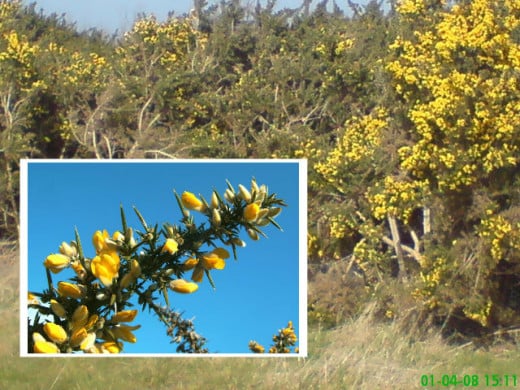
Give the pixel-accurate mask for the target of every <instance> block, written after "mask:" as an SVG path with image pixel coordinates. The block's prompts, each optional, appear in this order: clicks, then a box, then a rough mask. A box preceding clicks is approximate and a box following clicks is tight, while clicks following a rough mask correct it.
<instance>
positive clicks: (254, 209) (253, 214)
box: [244, 203, 260, 222]
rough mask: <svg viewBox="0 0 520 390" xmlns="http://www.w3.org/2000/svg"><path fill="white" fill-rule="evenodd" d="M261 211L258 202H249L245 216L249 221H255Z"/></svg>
mask: <svg viewBox="0 0 520 390" xmlns="http://www.w3.org/2000/svg"><path fill="white" fill-rule="evenodd" d="M259 211H260V206H258V205H257V204H256V203H251V204H248V205H247V206H246V207H245V208H244V218H245V220H246V221H247V222H253V221H254V220H256V218H257V217H258V212H259Z"/></svg>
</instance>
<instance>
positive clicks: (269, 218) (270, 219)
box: [267, 217, 283, 232]
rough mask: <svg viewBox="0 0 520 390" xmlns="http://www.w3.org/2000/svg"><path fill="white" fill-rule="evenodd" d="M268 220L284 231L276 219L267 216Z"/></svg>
mask: <svg viewBox="0 0 520 390" xmlns="http://www.w3.org/2000/svg"><path fill="white" fill-rule="evenodd" d="M267 220H268V221H269V222H271V223H272V224H273V225H274V226H276V228H277V229H278V230H280V231H281V232H283V229H282V227H281V226H280V225H278V223H277V222H276V221H275V220H274V219H272V218H271V217H267Z"/></svg>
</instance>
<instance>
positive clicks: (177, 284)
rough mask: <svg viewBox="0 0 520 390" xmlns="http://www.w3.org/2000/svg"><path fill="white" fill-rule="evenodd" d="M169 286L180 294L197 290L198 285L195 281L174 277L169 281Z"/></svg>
mask: <svg viewBox="0 0 520 390" xmlns="http://www.w3.org/2000/svg"><path fill="white" fill-rule="evenodd" d="M170 288H171V289H172V290H173V291H175V292H178V293H181V294H191V293H192V292H195V291H197V289H198V288H199V285H198V284H197V283H192V282H187V281H185V280H184V279H175V280H172V281H171V282H170Z"/></svg>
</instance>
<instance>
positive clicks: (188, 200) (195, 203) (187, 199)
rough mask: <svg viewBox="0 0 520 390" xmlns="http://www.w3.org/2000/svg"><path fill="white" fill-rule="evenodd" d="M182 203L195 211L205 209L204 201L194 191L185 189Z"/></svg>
mask: <svg viewBox="0 0 520 390" xmlns="http://www.w3.org/2000/svg"><path fill="white" fill-rule="evenodd" d="M181 199H182V204H183V205H184V207H186V208H187V209H190V210H195V211H204V209H205V206H204V203H202V201H201V200H200V199H199V198H197V197H196V196H195V194H193V193H192V192H188V191H184V192H183V193H182V197H181Z"/></svg>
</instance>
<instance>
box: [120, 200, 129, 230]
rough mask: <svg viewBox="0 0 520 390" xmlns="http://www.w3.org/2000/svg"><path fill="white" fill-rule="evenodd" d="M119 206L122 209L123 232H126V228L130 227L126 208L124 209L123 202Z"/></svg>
mask: <svg viewBox="0 0 520 390" xmlns="http://www.w3.org/2000/svg"><path fill="white" fill-rule="evenodd" d="M119 208H120V210H121V225H122V226H123V234H126V230H127V229H128V226H127V224H126V215H125V210H123V205H122V204H120V205H119Z"/></svg>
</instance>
